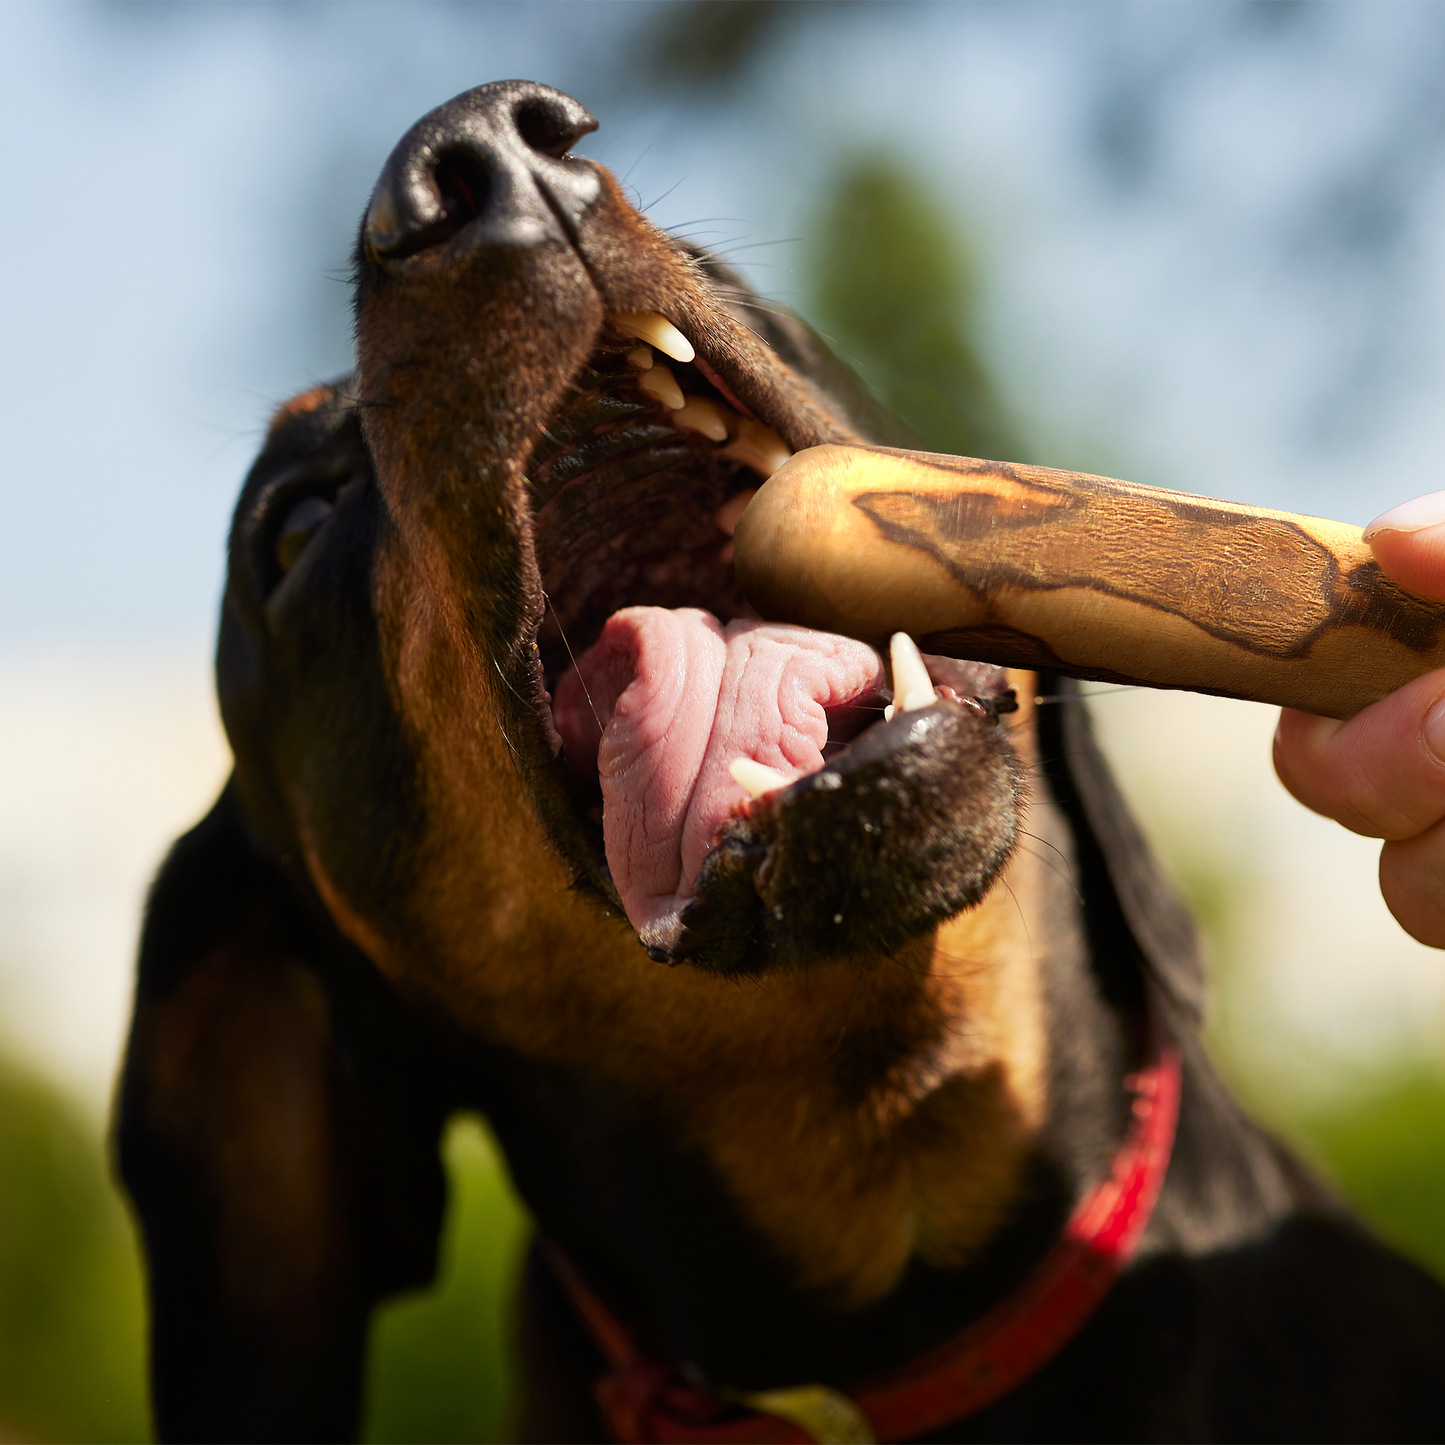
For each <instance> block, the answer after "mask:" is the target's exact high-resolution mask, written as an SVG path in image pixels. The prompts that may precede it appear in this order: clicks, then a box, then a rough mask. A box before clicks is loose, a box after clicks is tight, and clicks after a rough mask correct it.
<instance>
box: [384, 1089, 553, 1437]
mask: <svg viewBox="0 0 1445 1445" xmlns="http://www.w3.org/2000/svg"><path fill="white" fill-rule="evenodd" d="M445 1155H446V1161H447V1173H448V1175H449V1177H450V1181H451V1198H450V1201H449V1204H448V1208H447V1222H446V1226H445V1231H444V1233H443V1236H442V1256H441V1279H440V1282H439V1283H438V1284H437V1285H436V1287H435V1288H433V1289H432V1290H430V1291H428V1292H427V1293H425V1294H421V1295H413V1296H410V1297H408V1298H406V1299H402V1300H398V1301H395V1302H393V1303H392V1304H390V1305H388V1306H386V1307H385V1308H384V1309H382V1310H381V1311H379V1312H378V1316H377V1319H376V1323H375V1326H374V1328H373V1331H372V1352H371V1370H370V1384H369V1391H370V1402H369V1408H368V1411H367V1415H368V1419H367V1424H366V1428H365V1431H364V1438H365V1439H366V1440H369V1441H374V1442H378V1445H380V1442H384V1441H408V1440H430V1441H437V1442H449V1441H454V1440H457V1441H459V1440H497V1439H500V1438H502V1429H503V1425H504V1423H505V1419H506V1411H507V1408H508V1406H509V1404H511V1403H512V1401H511V1400H510V1397H509V1385H510V1382H511V1380H512V1379H513V1378H514V1369H513V1359H512V1337H511V1305H512V1302H513V1296H514V1292H515V1281H516V1273H517V1266H518V1264H519V1263H520V1258H521V1248H522V1245H523V1242H524V1238H525V1235H526V1230H527V1224H526V1217H525V1215H524V1214H523V1212H522V1209H521V1206H520V1205H519V1204H518V1203H517V1201H516V1198H515V1196H514V1195H513V1194H512V1192H511V1188H510V1186H509V1184H508V1182H507V1178H506V1175H505V1173H504V1171H503V1169H502V1167H501V1164H500V1161H499V1159H498V1156H497V1153H496V1150H495V1149H494V1148H493V1147H492V1145H491V1144H490V1142H489V1140H488V1137H487V1136H486V1135H485V1134H484V1133H483V1131H482V1128H481V1126H480V1125H479V1123H478V1121H477V1120H476V1119H475V1118H473V1117H467V1118H462V1119H458V1120H456V1121H454V1122H453V1124H452V1126H451V1128H450V1129H449V1130H448V1132H447V1139H446V1147H445Z"/></svg>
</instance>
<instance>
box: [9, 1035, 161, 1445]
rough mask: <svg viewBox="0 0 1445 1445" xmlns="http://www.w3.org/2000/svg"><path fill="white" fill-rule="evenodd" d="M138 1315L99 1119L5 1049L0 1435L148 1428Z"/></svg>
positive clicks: (141, 1431) (136, 1274) (128, 1246)
mask: <svg viewBox="0 0 1445 1445" xmlns="http://www.w3.org/2000/svg"><path fill="white" fill-rule="evenodd" d="M143 1315H144V1311H143V1302H142V1287H141V1277H140V1269H139V1265H138V1263H137V1259H136V1251H135V1241H134V1237H133V1235H132V1233H131V1227H130V1223H129V1221H128V1220H127V1218H126V1215H125V1211H124V1209H123V1208H122V1206H121V1203H120V1201H119V1199H118V1198H117V1197H116V1195H115V1193H114V1191H113V1189H112V1188H111V1186H110V1182H109V1180H108V1179H107V1177H106V1168H105V1162H104V1155H103V1151H102V1148H101V1145H100V1141H99V1139H98V1138H97V1137H96V1134H95V1131H94V1129H93V1128H90V1127H87V1125H86V1123H85V1121H84V1120H83V1119H81V1118H80V1116H79V1115H78V1114H77V1113H76V1112H75V1111H74V1110H73V1109H72V1108H71V1107H70V1106H69V1104H68V1103H67V1102H66V1101H65V1100H63V1099H62V1098H61V1097H60V1095H59V1094H58V1093H56V1091H55V1090H53V1089H51V1088H49V1087H48V1086H46V1085H45V1084H43V1083H41V1082H40V1081H39V1080H38V1079H37V1078H35V1077H34V1076H32V1075H29V1074H26V1073H24V1072H22V1071H21V1070H19V1069H18V1068H16V1067H15V1066H13V1065H10V1064H6V1063H4V1062H3V1061H0V1438H5V1439H11V1438H19V1439H26V1440H144V1439H146V1438H147V1437H148V1434H149V1425H148V1412H147V1408H146V1401H145V1389H144V1384H143V1379H142V1374H143V1363H142V1362H143V1356H144V1346H143V1335H144V1323H143Z"/></svg>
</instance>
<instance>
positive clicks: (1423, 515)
mask: <svg viewBox="0 0 1445 1445" xmlns="http://www.w3.org/2000/svg"><path fill="white" fill-rule="evenodd" d="M1441 522H1445V492H1427V493H1426V494H1425V495H1424V496H1423V497H1414V498H1412V499H1411V500H1410V501H1408V502H1401V503H1400V505H1399V506H1398V507H1391V508H1390V510H1389V511H1388V512H1381V513H1380V515H1379V516H1378V517H1376V518H1375V520H1374V521H1373V522H1371V523H1370V525H1369V526H1368V527H1366V528H1365V541H1367V542H1368V541H1369V540H1370V538H1371V537H1373V536H1374V535H1375V534H1376V533H1377V532H1423V531H1424V530H1425V528H1426V527H1437V526H1439V525H1440V523H1441Z"/></svg>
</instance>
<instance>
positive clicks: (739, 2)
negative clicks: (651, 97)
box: [640, 0, 832, 91]
mask: <svg viewBox="0 0 1445 1445" xmlns="http://www.w3.org/2000/svg"><path fill="white" fill-rule="evenodd" d="M830 8H832V7H830V6H828V5H826V4H811V5H799V4H795V3H791V0H687V3H684V4H677V5H669V6H666V7H665V8H664V7H659V8H654V9H652V10H651V13H650V14H649V15H648V16H647V23H646V25H645V26H644V27H643V29H642V30H641V32H640V35H641V36H642V37H643V39H644V46H643V73H644V74H645V75H646V76H647V78H648V79H649V80H652V81H653V82H660V83H663V84H667V85H671V86H677V87H681V88H685V89H687V90H689V91H695V90H696V88H697V87H699V86H703V87H707V88H710V89H714V90H721V89H723V88H725V87H726V86H729V85H731V84H733V83H735V82H736V81H737V80H738V78H739V77H740V76H741V75H742V74H743V73H744V72H745V71H746V70H747V69H748V68H749V66H751V65H752V63H753V61H754V60H755V59H756V57H757V56H758V55H759V54H760V53H761V51H762V49H763V47H764V46H765V45H772V44H776V43H777V41H778V38H779V34H780V32H781V31H782V30H783V29H784V28H785V27H787V26H791V25H794V24H800V23H807V22H811V21H813V20H817V19H821V18H822V15H821V13H820V12H823V11H826V10H828V9H830Z"/></svg>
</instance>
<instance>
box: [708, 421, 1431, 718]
mask: <svg viewBox="0 0 1445 1445" xmlns="http://www.w3.org/2000/svg"><path fill="white" fill-rule="evenodd" d="M735 556H736V563H737V571H738V580H739V581H740V583H741V584H742V588H743V591H744V593H745V594H746V595H747V597H748V599H749V601H751V602H752V604H753V605H754V606H755V607H756V608H757V609H758V611H759V612H761V613H762V615H763V616H764V617H769V618H774V619H777V620H779V621H785V622H796V623H800V624H802V625H804V626H808V627H816V628H822V629H825V630H828V631H831V632H842V633H847V634H848V635H850V636H853V637H858V638H862V639H863V640H864V641H867V642H871V643H873V644H874V645H876V646H881V645H883V644H884V642H885V641H886V639H887V637H888V636H889V635H890V634H891V633H893V632H908V633H911V634H912V636H913V637H914V638H915V639H916V640H917V642H918V645H919V646H920V647H921V648H922V649H923V651H924V652H934V653H943V654H946V655H948V656H951V657H964V658H974V659H978V660H980V661H985V662H996V663H1004V664H1007V665H1009V666H1013V667H1030V668H1039V669H1044V670H1047V671H1051V672H1060V673H1065V674H1067V675H1068V676H1070V677H1078V678H1087V679H1092V680H1094V681H1099V682H1114V683H1143V684H1144V685H1145V686H1148V687H1170V688H1188V689H1190V690H1192V691H1194V692H1210V693H1218V694H1221V695H1223V696H1225V697H1240V698H1249V699H1251V700H1253V701H1256V702H1267V703H1276V704H1279V705H1282V706H1287V707H1297V708H1303V709H1305V710H1306V711H1308V712H1314V713H1322V714H1324V715H1326V716H1328V717H1349V716H1350V715H1351V714H1353V713H1356V712H1358V711H1359V710H1360V709H1361V708H1362V707H1365V706H1366V705H1368V704H1369V703H1372V702H1375V701H1376V700H1377V699H1379V698H1382V697H1384V696H1385V694H1386V693H1389V692H1393V691H1394V690H1395V688H1397V687H1400V686H1401V685H1402V684H1403V683H1406V682H1409V681H1410V680H1411V679H1412V678H1415V677H1418V676H1420V674H1422V673H1425V672H1429V671H1430V670H1432V669H1433V668H1436V667H1445V603H1440V602H1430V601H1426V600H1425V599H1423V598H1420V597H1416V596H1415V595H1414V594H1413V593H1410V592H1406V591H1405V590H1404V589H1403V588H1401V587H1399V586H1397V585H1396V584H1395V583H1394V582H1392V581H1390V579H1389V578H1388V577H1386V576H1385V575H1384V574H1383V573H1382V572H1381V571H1380V569H1379V567H1378V566H1377V565H1376V563H1375V562H1374V560H1373V558H1372V556H1371V553H1370V549H1369V547H1368V546H1367V545H1366V543H1365V542H1364V541H1363V540H1362V539H1361V536H1360V529H1359V528H1358V527H1349V526H1346V525H1345V524H1344V523H1343V522H1329V521H1325V520H1324V519H1322V518H1319V517H1300V516H1294V515H1292V514H1291V513H1288V512H1271V511H1267V510H1265V509H1264V508H1262V507H1246V506H1241V505H1239V504H1237V503H1231V502H1217V501H1214V500H1213V499H1211V498H1208V497H1195V496H1189V495H1187V494H1185V493H1182V492H1169V491H1165V490H1163V489H1162V488H1159V487H1141V486H1136V485H1134V484H1133V483H1131V482H1116V481H1111V480H1110V479H1109V478H1107V477H1090V476H1085V475H1083V474H1082V473H1079V472H1057V471H1051V470H1049V469H1048V468H1046V467H1027V466H1014V465H1012V464H1010V463H1007V462H984V461H976V460H974V459H973V458H971V457H948V456H933V455H931V454H929V453H927V452H904V451H893V450H889V449H886V448H882V447H842V446H823V447H812V448H810V449H809V450H807V451H803V452H799V453H798V454H797V455H796V456H794V457H793V458H792V459H791V460H790V461H788V462H786V463H785V464H784V465H783V466H782V467H781V468H780V469H779V470H778V471H777V472H775V473H774V474H773V476H772V478H771V479H770V480H769V481H768V482H767V483H766V484H765V485H764V486H763V487H762V488H761V489H760V490H759V492H758V494H757V496H756V497H754V498H753V501H752V503H751V504H750V505H749V506H748V508H747V510H746V511H745V512H744V513H743V515H742V519H741V521H740V522H739V523H738V528H737V536H736V554H735Z"/></svg>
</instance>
